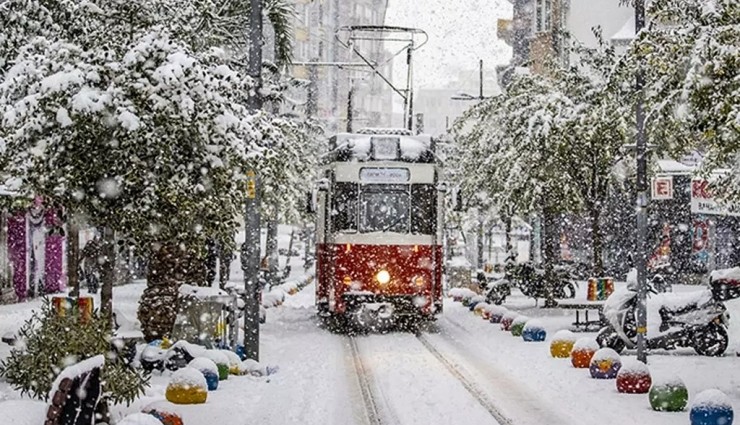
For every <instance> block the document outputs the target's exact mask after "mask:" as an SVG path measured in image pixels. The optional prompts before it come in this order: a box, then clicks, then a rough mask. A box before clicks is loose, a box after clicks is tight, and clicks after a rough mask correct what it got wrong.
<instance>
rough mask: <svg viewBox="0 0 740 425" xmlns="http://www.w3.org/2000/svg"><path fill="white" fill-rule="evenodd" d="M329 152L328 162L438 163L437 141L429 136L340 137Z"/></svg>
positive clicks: (386, 132) (376, 134) (388, 133)
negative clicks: (436, 155) (436, 158)
mask: <svg viewBox="0 0 740 425" xmlns="http://www.w3.org/2000/svg"><path fill="white" fill-rule="evenodd" d="M329 149H330V151H329V153H328V154H327V157H326V159H327V160H328V162H351V161H357V162H365V161H399V162H412V163H423V164H431V163H434V162H435V141H434V139H432V137H431V136H430V135H427V134H420V135H411V134H406V133H402V132H396V131H390V130H379V131H372V132H369V131H363V132H362V133H338V134H336V135H334V136H332V137H331V138H330V139H329Z"/></svg>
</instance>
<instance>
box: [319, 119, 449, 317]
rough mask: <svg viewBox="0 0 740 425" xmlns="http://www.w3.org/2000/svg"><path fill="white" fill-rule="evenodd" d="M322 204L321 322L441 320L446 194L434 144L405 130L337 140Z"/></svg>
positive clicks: (327, 166)
mask: <svg viewBox="0 0 740 425" xmlns="http://www.w3.org/2000/svg"><path fill="white" fill-rule="evenodd" d="M330 149H331V151H330V154H329V155H328V156H327V160H326V162H325V164H324V169H323V178H322V180H321V181H320V184H319V190H318V193H317V199H316V209H317V218H318V222H317V226H316V231H317V244H316V261H317V263H316V271H317V272H316V278H317V279H316V282H317V283H316V304H317V310H318V313H319V315H321V316H322V317H344V318H346V317H350V316H352V315H353V314H360V313H362V314H369V315H371V316H376V318H381V319H389V318H397V317H404V316H405V317H413V318H424V319H433V318H434V316H435V315H436V314H439V313H441V312H442V262H443V260H444V258H443V252H442V238H443V235H442V229H443V226H442V219H443V209H442V208H443V202H444V192H443V190H442V189H443V187H442V186H443V185H441V184H439V181H438V179H439V174H440V167H439V164H438V162H437V159H436V155H435V143H434V141H433V140H432V139H431V137H429V136H423V135H420V136H414V135H412V133H411V132H409V131H406V130H379V129H378V130H375V129H368V130H361V131H360V132H358V133H357V134H338V135H336V136H334V137H332V138H331V140H330Z"/></svg>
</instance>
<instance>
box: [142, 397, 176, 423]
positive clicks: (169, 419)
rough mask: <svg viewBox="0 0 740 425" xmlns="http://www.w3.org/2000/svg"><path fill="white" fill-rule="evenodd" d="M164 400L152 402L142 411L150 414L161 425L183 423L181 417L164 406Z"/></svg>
mask: <svg viewBox="0 0 740 425" xmlns="http://www.w3.org/2000/svg"><path fill="white" fill-rule="evenodd" d="M164 404H165V403H164V402H159V403H154V404H152V405H149V406H147V407H145V408H144V409H143V410H142V412H143V413H146V414H147V415H152V416H154V417H155V418H157V420H159V422H160V424H161V425H185V424H184V422H183V420H182V417H180V415H178V414H177V413H174V412H172V411H171V409H170V408H169V407H165V406H164Z"/></svg>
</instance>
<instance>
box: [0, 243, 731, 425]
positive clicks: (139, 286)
mask: <svg viewBox="0 0 740 425" xmlns="http://www.w3.org/2000/svg"><path fill="white" fill-rule="evenodd" d="M282 233H284V231H283V230H282V229H281V238H280V243H279V245H280V247H281V248H282V247H287V239H286V238H285V237H284V236H286V235H284V234H282ZM299 252H302V250H300V249H299ZM283 261H284V259H283ZM291 263H292V264H293V269H294V270H293V272H292V273H291V279H300V278H301V277H302V275H303V269H302V261H301V258H300V257H293V259H292V261H291ZM283 264H284V263H283ZM232 270H233V271H237V272H238V273H235V274H232V280H233V281H239V279H240V278H241V270H240V268H239V260H238V257H237V258H235V260H234V263H233V264H232ZM618 286H619V285H618ZM144 287H145V284H144V282H135V283H132V284H129V285H124V286H120V287H116V288H114V308H115V309H116V311H117V312H119V314H120V315H121V320H122V321H125V322H126V323H129V324H131V323H134V324H135V322H136V320H135V318H136V308H137V301H138V299H139V297H140V295H141V292H142V291H143V289H144ZM674 289H675V291H676V292H680V293H684V292H690V291H695V290H698V289H700V288H697V287H687V286H680V285H679V286H675V287H674ZM314 291H315V287H314V285H313V284H311V285H308V286H307V287H305V288H304V289H303V290H302V291H301V292H299V293H297V294H295V295H293V296H287V297H286V300H285V303H284V304H283V305H282V306H280V307H277V308H273V309H269V310H268V313H267V323H266V324H264V325H262V326H261V328H260V332H261V345H260V350H261V359H260V360H261V361H262V363H263V364H265V365H269V366H278V367H279V371H278V372H277V373H276V374H273V375H270V376H267V377H252V376H241V377H230V378H229V379H228V380H226V381H222V382H221V383H220V384H219V389H218V390H216V391H213V392H210V393H209V395H208V401H207V402H206V404H205V405H193V406H175V405H171V404H170V403H168V402H167V401H165V400H164V392H165V389H166V385H167V383H168V381H169V377H170V375H171V374H170V373H165V374H163V375H159V374H157V375H155V376H153V377H152V381H151V384H152V386H151V387H150V388H149V389H148V390H147V393H146V396H145V397H142V398H141V399H140V400H138V401H136V402H135V403H133V404H132V405H131V406H116V407H115V408H114V409H113V412H114V418H115V419H117V420H120V419H121V418H122V417H123V416H124V415H126V414H129V413H134V412H137V411H140V410H141V409H142V408H144V407H146V406H149V405H152V404H153V405H155V406H160V407H165V408H166V409H167V410H174V411H176V412H179V413H180V414H182V415H183V417H184V419H185V423H186V424H187V425H214V424H219V425H220V424H224V425H225V424H237V425H239V424H247V423H260V424H265V425H270V424H289V423H301V424H306V425H314V424H315V425H320V424H321V425H324V424H329V425H331V424H363V423H366V422H367V419H366V412H365V410H364V407H363V403H362V395H361V390H360V386H359V381H358V377H357V374H356V371H355V366H354V363H353V358H352V354H351V352H352V351H351V348H350V344H349V340H348V338H347V337H346V336H344V335H338V334H334V333H331V332H328V331H327V330H325V329H323V328H322V327H320V326H319V324H318V321H317V319H316V316H315V313H314V309H313V304H314ZM514 292H515V294H514V295H512V296H511V297H510V298H509V299H508V300H507V303H506V304H505V307H507V308H509V309H512V310H514V311H516V312H518V313H520V314H524V315H526V316H529V317H532V318H537V319H538V320H540V322H541V323H542V324H543V325H544V328H545V329H546V330H547V332H548V340H547V341H546V342H542V343H535V342H530V343H525V342H523V340H522V339H521V338H516V337H513V336H511V334H510V333H508V332H503V331H501V330H500V327H499V325H494V324H491V323H489V322H487V321H484V320H481V318H480V317H478V316H475V315H474V314H473V313H472V312H470V311H469V310H468V309H467V308H465V307H463V306H461V305H460V304H459V303H453V302H452V301H451V300H450V299H446V300H445V313H444V314H443V315H442V316H441V317H440V318H439V320H438V322H437V323H436V324H435V325H432V326H430V327H429V329H428V330H427V332H425V337H426V338H427V340H428V341H429V343H430V344H432V345H433V346H435V347H436V349H437V350H438V351H439V352H440V353H441V354H442V355H443V356H444V357H446V358H447V359H448V360H449V361H450V362H451V363H453V364H454V365H455V366H456V367H458V368H459V369H460V371H461V372H462V373H463V374H464V375H465V376H466V377H467V378H469V379H470V380H471V381H473V383H474V384H475V386H476V387H477V388H478V389H480V390H481V392H482V395H483V396H485V398H486V399H488V400H489V401H490V402H491V403H492V404H493V405H494V406H495V407H496V408H498V409H499V410H500V411H501V412H502V413H503V414H504V415H505V416H507V417H509V418H511V419H512V421H513V423H514V424H516V425H530V424H531V425H535V424H537V425H540V424H545V423H546V424H549V425H565V424H567V425H580V424H583V425H591V424H594V423H599V424H604V425H623V424H626V423H639V424H646V425H669V424H670V425H673V424H677V423H687V422H688V413H687V412H681V413H658V412H654V411H652V410H651V409H650V407H649V403H648V400H647V396H646V395H624V394H618V393H617V390H616V385H615V382H614V381H613V380H594V379H591V378H590V375H589V372H588V370H585V369H574V368H573V367H572V366H571V364H570V361H569V360H568V359H553V358H551V357H550V354H549V341H550V339H551V338H552V336H553V335H554V334H555V332H556V331H557V330H559V329H565V328H568V327H569V326H570V324H571V322H572V321H573V319H574V312H573V311H572V310H563V309H553V310H550V309H548V310H545V309H541V308H539V307H537V306H535V303H534V301H533V300H531V299H527V298H525V297H523V296H521V294H518V293H517V291H514ZM582 298H585V285H584V284H581V287H580V288H579V295H578V299H582ZM96 305H99V303H98V299H97V296H96ZM728 305H729V307H730V310H731V315H732V317H733V319H734V318H740V302H738V301H737V300H736V301H732V302H730V303H729V304H728ZM39 306H40V301H39V300H34V301H31V302H27V303H20V304H14V305H5V306H0V334H4V333H6V332H11V331H15V330H17V329H18V328H19V327H20V325H21V324H22V322H23V320H25V319H27V318H28V317H29V316H30V312H31V310H32V309H37V308H38V307H39ZM730 333H731V347H733V346H738V345H739V343H740V319H739V320H737V322H732V325H731V332H730ZM576 335H577V336H578V337H581V336H594V333H578V334H576ZM356 341H357V346H358V349H359V351H360V354H361V356H362V359H363V363H364V364H365V366H366V369H367V371H368V373H369V376H370V378H371V384H372V388H373V391H374V392H375V394H374V395H375V396H376V397H377V400H376V401H377V403H378V404H379V410H380V411H381V413H382V414H383V415H385V417H386V418H387V419H390V420H391V422H395V423H399V424H417V423H418V424H454V423H476V424H486V423H492V424H495V423H496V422H495V420H494V419H493V418H492V417H491V416H490V415H489V414H488V413H487V412H486V410H485V409H484V408H483V407H482V406H481V405H480V404H478V402H476V401H475V399H474V398H472V397H471V396H470V394H468V393H467V390H466V389H465V388H464V387H463V386H462V384H461V383H460V382H459V381H458V380H456V378H455V377H454V376H453V375H452V374H451V373H450V372H449V371H448V370H447V369H445V368H444V367H443V366H442V363H440V361H439V360H438V359H436V358H435V357H434V356H433V355H432V354H431V353H430V352H429V351H428V350H427V349H426V348H425V347H424V346H423V345H422V344H421V342H420V341H418V340H417V339H416V337H415V336H414V335H411V334H408V333H400V332H394V333H390V334H386V335H367V336H359V337H357V338H356ZM9 350H10V347H8V346H7V345H5V344H0V359H1V358H4V357H5V356H7V354H8V353H9ZM733 353H734V352H733ZM625 356H626V357H634V353H627V354H626V355H625ZM739 362H740V358H738V357H736V356H734V355H728V356H726V357H721V358H706V357H700V356H697V355H695V354H694V353H693V350H690V349H683V350H677V351H675V352H665V351H657V352H654V353H651V356H650V358H649V363H650V369H651V372H652V373H653V376H654V377H655V378H656V379H657V378H659V377H660V378H664V377H668V376H671V375H675V376H679V377H680V378H681V379H683V381H684V382H685V383H686V384H687V386H688V388H689V391H690V394H691V397H692V399H693V398H694V397H695V396H696V395H697V394H698V393H699V392H701V391H703V390H705V389H710V388H717V389H719V390H721V391H723V392H725V393H726V394H727V395H728V396H729V398H730V400H731V401H732V403H733V404H734V405H735V406H740V368H738V367H737V366H738V363H739ZM19 398H20V395H19V394H18V393H17V392H16V391H13V390H12V389H10V388H9V387H8V385H7V383H4V382H0V401H2V400H4V399H11V400H14V399H19Z"/></svg>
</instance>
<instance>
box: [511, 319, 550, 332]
mask: <svg viewBox="0 0 740 425" xmlns="http://www.w3.org/2000/svg"><path fill="white" fill-rule="evenodd" d="M514 322H515V323H516V320H515V321H514ZM543 329H545V325H544V323H542V321H541V320H538V319H532V320H528V321H527V322H526V323H525V324H524V330H525V331H540V330H543Z"/></svg>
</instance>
